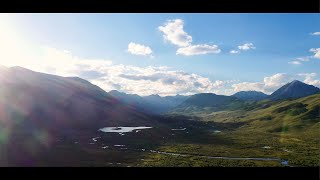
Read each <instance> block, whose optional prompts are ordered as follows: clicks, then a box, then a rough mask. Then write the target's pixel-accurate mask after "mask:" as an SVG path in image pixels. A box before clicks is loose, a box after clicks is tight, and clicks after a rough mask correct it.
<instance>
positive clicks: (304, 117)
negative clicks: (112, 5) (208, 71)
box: [0, 67, 319, 166]
mask: <svg viewBox="0 0 320 180" xmlns="http://www.w3.org/2000/svg"><path fill="white" fill-rule="evenodd" d="M0 86H1V88H0V144H1V146H0V153H1V154H2V155H1V156H0V165H1V166H7V165H8V164H13V165H18V166H21V165H24V166H28V165H29V164H30V162H31V161H32V160H35V159H38V160H39V161H38V162H44V163H49V164H50V163H51V162H57V163H58V164H59V165H61V164H63V163H62V162H64V160H66V162H65V163H69V162H68V161H67V160H70V159H68V158H67V159H65V157H70V156H72V158H71V159H72V162H75V164H79V163H86V162H87V161H88V162H91V160H90V159H89V160H88V159H86V158H89V156H87V155H88V153H89V154H90V153H91V152H92V150H91V149H90V148H89V147H92V145H93V144H92V142H91V140H92V138H94V137H96V136H98V135H99V137H100V136H101V137H102V136H103V137H104V138H105V141H103V142H102V143H106V142H112V143H113V145H114V144H115V143H119V142H118V141H119V139H120V138H121V137H122V135H119V134H117V135H115V136H107V135H103V134H99V133H98V129H100V128H102V127H107V126H117V127H118V126H150V127H154V128H153V131H152V132H146V133H143V132H142V133H133V134H132V136H133V137H136V138H137V139H136V143H137V144H141V143H142V142H144V144H145V145H146V146H147V147H149V146H150V145H152V144H153V142H157V143H159V142H164V139H168V136H169V135H170V137H173V136H176V134H177V133H178V131H179V130H178V131H177V132H175V133H174V134H173V133H172V132H171V131H172V128H173V130H175V131H176V129H177V128H178V129H179V128H180V127H190V136H188V135H183V136H181V137H180V138H182V137H183V138H185V139H188V138H190V139H192V140H194V141H195V142H196V144H197V143H198V141H199V140H201V137H202V136H203V138H208V137H212V136H205V135H204V134H202V136H201V134H199V133H198V131H195V132H197V133H194V134H191V130H192V128H194V129H196V128H195V127H197V126H199V125H196V124H195V123H200V122H199V121H195V122H191V121H190V122H186V121H187V120H188V119H189V118H187V117H188V115H189V113H192V112H202V111H206V112H209V115H208V116H205V115H204V114H201V113H199V116H198V117H197V118H198V119H201V118H204V117H208V118H210V117H211V116H212V117H213V118H212V119H214V121H221V122H224V121H231V122H235V121H237V120H239V122H240V121H248V122H249V121H250V122H251V121H255V122H257V123H258V125H259V123H260V124H261V123H263V124H262V125H261V126H254V129H257V128H264V127H266V128H267V130H268V131H270V132H279V131H280V130H282V129H281V127H282V125H283V123H282V119H283V117H288V118H287V119H288V120H289V119H290V120H292V119H293V120H294V123H295V124H293V125H290V126H289V125H288V127H290V128H291V127H294V128H300V127H304V126H305V125H308V124H310V126H312V127H313V124H314V123H316V122H318V121H319V104H318V103H319V100H318V99H319V94H317V93H319V88H316V87H314V86H311V85H307V84H305V83H302V82H299V81H293V82H291V83H288V84H286V85H284V86H283V87H281V88H279V89H278V90H277V91H275V92H274V93H272V94H271V95H268V96H267V97H266V98H261V96H263V95H262V94H261V93H259V92H252V91H251V92H241V93H237V94H235V95H233V96H224V95H216V94H213V93H199V94H194V95H191V96H181V95H177V96H166V97H161V96H159V95H150V96H138V95H132V94H125V93H121V92H118V91H111V92H109V93H108V92H106V91H104V90H102V89H101V88H100V87H98V86H96V85H93V84H91V83H90V82H88V81H86V80H84V79H81V78H78V77H61V76H56V75H50V74H45V73H39V72H35V71H31V70H28V69H25V68H21V67H11V68H7V67H0ZM312 94H314V95H312ZM239 95H240V96H239ZM237 96H238V97H237ZM257 96H259V98H258V99H260V98H261V100H262V101H253V99H256V97H257ZM305 96H306V97H305ZM295 98H299V99H295ZM292 99H295V100H293V101H292ZM247 109H249V110H247ZM233 110H235V111H233ZM218 111H219V112H218ZM172 112H179V113H181V114H180V115H179V116H176V115H174V116H170V113H172ZM215 112H218V113H217V114H215ZM239 112H242V113H240V115H239ZM159 114H164V115H166V116H160V115H159ZM192 115H193V114H192ZM241 118H242V119H241ZM210 121H211V119H210ZM274 122H277V126H275V124H274ZM170 123H171V125H170ZM174 123H175V124H174ZM172 124H173V125H174V127H171V126H172ZM237 124H238V122H235V125H232V128H233V127H238V126H239V125H237ZM240 124H241V123H240ZM217 125H219V124H217ZM220 125H221V124H220ZM226 125H228V124H225V125H221V126H222V127H224V126H226ZM254 125H255V124H254ZM199 127H200V126H199ZM201 127H202V125H201ZM230 128H231V127H230ZM182 129H183V128H182ZM200 129H201V128H200ZM180 131H181V133H183V132H184V131H183V130H181V129H180ZM180 131H179V132H180ZM188 132H189V130H188ZM186 133H187V132H186ZM195 135H196V136H195ZM114 137H115V138H116V139H114ZM126 137H127V136H126ZM79 140H81V142H82V143H84V144H83V145H82V146H81V147H80V148H79V147H78V146H76V144H75V143H78V141H79ZM88 140H90V141H89V142H88ZM123 140H125V138H123ZM175 140H176V139H174V141H175ZM90 142H91V143H90ZM130 142H132V141H130ZM209 142H211V141H206V143H209ZM59 143H62V144H60V145H59ZM57 144H58V145H57ZM88 146H89V147H88ZM102 147H105V146H102ZM210 147H211V145H210ZM52 149H55V150H57V149H59V152H60V154H59V153H58V154H55V153H54V151H51V150H52ZM74 151H76V152H77V153H78V154H82V155H81V156H77V154H75V155H73V153H74ZM94 152H95V153H97V154H99V153H101V154H103V153H104V149H102V148H101V147H99V149H98V150H96V151H94ZM111 152H112V153H113V152H114V151H111ZM65 153H68V155H67V156H66V155H65ZM49 155H50V157H51V159H50V160H48V159H47V157H48V156H49ZM121 156H122V155H121ZM79 157H80V158H82V157H83V158H84V159H85V160H78V159H79ZM94 157H95V158H96V161H98V160H99V159H101V158H99V157H100V156H96V154H95V156H94ZM103 157H104V158H106V157H107V156H103ZM119 157H120V156H119ZM57 158H58V159H57ZM90 158H91V156H90ZM35 162H36V161H35ZM101 163H105V162H101ZM51 165H52V164H51Z"/></svg>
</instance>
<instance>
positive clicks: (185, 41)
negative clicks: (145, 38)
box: [158, 19, 192, 47]
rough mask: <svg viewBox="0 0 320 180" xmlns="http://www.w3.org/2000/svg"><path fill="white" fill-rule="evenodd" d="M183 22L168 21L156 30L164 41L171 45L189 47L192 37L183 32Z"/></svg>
mask: <svg viewBox="0 0 320 180" xmlns="http://www.w3.org/2000/svg"><path fill="white" fill-rule="evenodd" d="M183 25H184V22H183V20H182V19H175V20H168V21H167V22H166V23H165V24H164V25H163V26H159V27H158V29H159V30H160V31H161V32H163V37H164V39H165V40H167V41H170V42H171V43H172V44H174V45H177V46H180V47H185V46H189V45H191V42H192V37H191V36H190V35H188V33H186V32H185V31H184V30H183Z"/></svg>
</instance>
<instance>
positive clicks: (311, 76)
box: [298, 73, 320, 88]
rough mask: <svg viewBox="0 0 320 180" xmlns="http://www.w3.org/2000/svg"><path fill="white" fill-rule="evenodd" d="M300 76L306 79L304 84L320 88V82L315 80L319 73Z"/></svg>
mask: <svg viewBox="0 0 320 180" xmlns="http://www.w3.org/2000/svg"><path fill="white" fill-rule="evenodd" d="M298 75H299V76H302V77H304V78H305V79H304V80H303V82H304V83H307V84H311V85H314V86H317V87H319V88H320V80H316V79H314V78H315V77H316V76H317V73H301V74H298Z"/></svg>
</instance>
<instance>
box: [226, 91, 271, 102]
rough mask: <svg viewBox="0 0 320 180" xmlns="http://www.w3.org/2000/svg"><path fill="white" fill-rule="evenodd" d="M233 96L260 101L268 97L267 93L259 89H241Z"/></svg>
mask: <svg viewBox="0 0 320 180" xmlns="http://www.w3.org/2000/svg"><path fill="white" fill-rule="evenodd" d="M232 96H234V97H237V98H239V99H242V100H247V101H260V100H263V99H266V98H267V97H268V95H267V94H264V93H263V92H258V91H240V92H237V93H235V94H233V95H232Z"/></svg>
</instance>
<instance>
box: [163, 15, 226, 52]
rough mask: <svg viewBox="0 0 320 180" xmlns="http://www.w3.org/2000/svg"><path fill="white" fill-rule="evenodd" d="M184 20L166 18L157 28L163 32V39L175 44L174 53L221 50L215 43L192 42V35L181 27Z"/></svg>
mask: <svg viewBox="0 0 320 180" xmlns="http://www.w3.org/2000/svg"><path fill="white" fill-rule="evenodd" d="M183 25H184V22H183V20H182V19H175V20H168V21H167V22H166V23H165V24H164V25H163V26H159V27H158V29H159V30H160V31H161V32H162V33H163V37H164V39H165V40H167V41H170V42H171V43H172V44H174V45H177V46H178V47H179V48H178V49H177V52H176V55H184V56H193V55H201V54H212V53H213V54H216V53H220V52H221V50H220V49H219V47H218V46H217V45H208V44H197V45H193V44H192V37H191V36H190V35H189V34H188V33H186V32H185V31H184V29H183Z"/></svg>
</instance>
